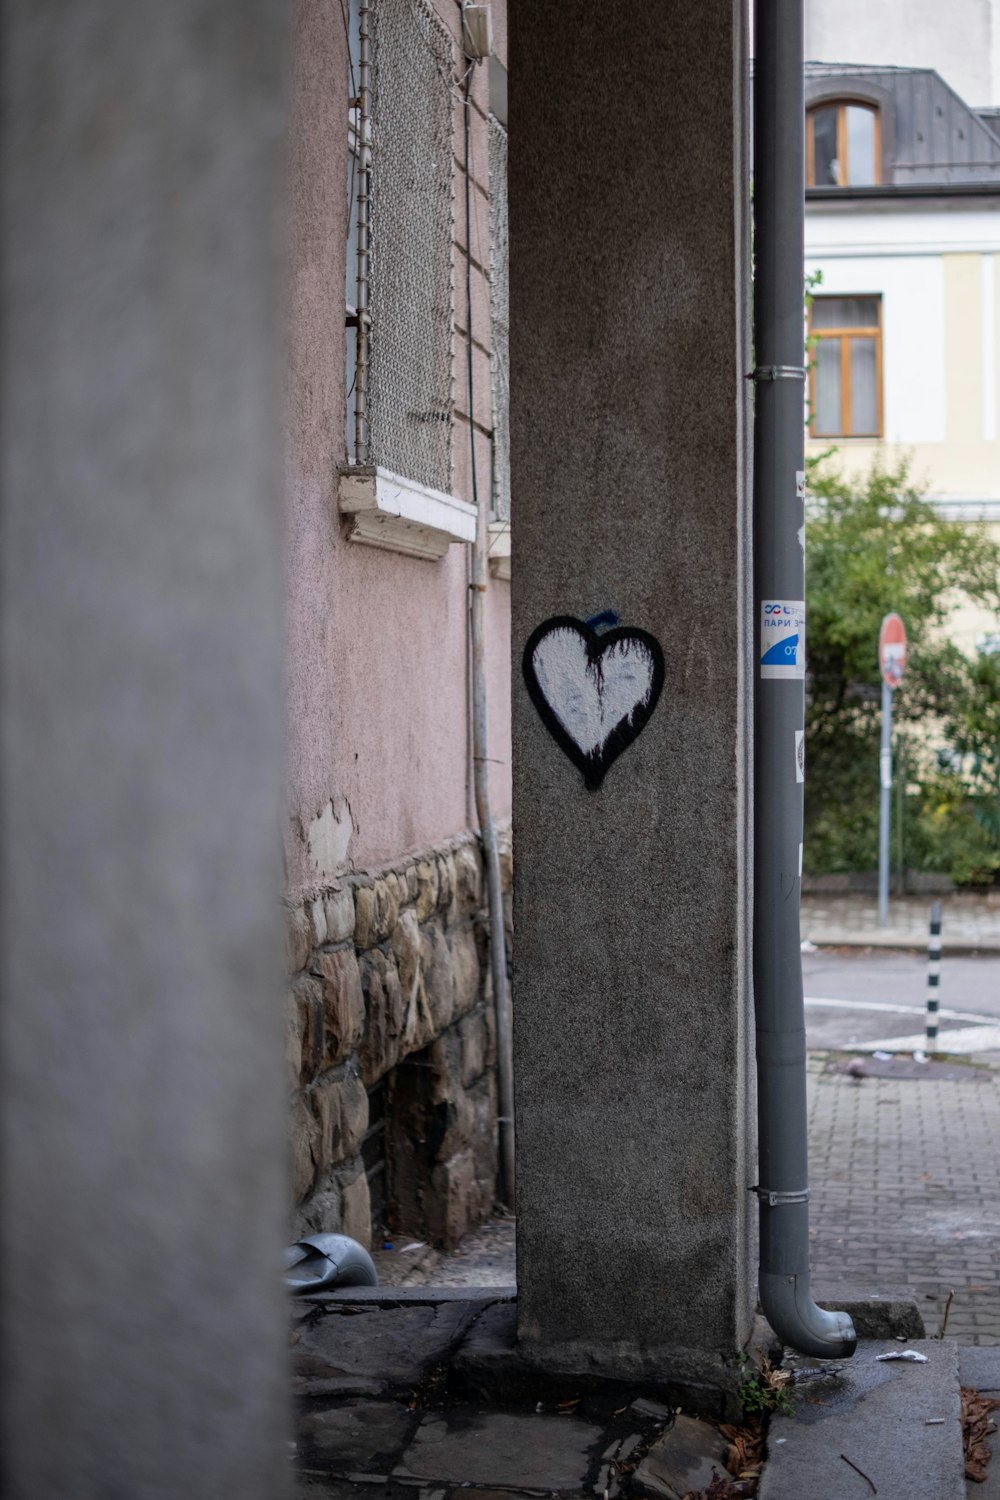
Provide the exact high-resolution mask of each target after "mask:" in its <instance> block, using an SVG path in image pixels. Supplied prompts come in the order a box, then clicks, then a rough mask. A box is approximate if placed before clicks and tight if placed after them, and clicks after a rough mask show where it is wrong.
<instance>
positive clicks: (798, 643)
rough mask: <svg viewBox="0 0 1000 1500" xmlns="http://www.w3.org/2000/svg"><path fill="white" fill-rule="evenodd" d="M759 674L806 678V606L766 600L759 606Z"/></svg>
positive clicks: (784, 600)
mask: <svg viewBox="0 0 1000 1500" xmlns="http://www.w3.org/2000/svg"><path fill="white" fill-rule="evenodd" d="M760 675H761V677H763V678H781V677H799V678H802V677H805V675H806V607H805V604H804V603H803V601H802V600H801V599H765V600H764V601H763V602H762V604H761V606H760Z"/></svg>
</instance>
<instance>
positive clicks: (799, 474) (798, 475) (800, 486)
mask: <svg viewBox="0 0 1000 1500" xmlns="http://www.w3.org/2000/svg"><path fill="white" fill-rule="evenodd" d="M795 498H796V500H801V501H802V503H803V505H804V504H805V500H806V476H805V471H804V470H803V469H796V471H795Z"/></svg>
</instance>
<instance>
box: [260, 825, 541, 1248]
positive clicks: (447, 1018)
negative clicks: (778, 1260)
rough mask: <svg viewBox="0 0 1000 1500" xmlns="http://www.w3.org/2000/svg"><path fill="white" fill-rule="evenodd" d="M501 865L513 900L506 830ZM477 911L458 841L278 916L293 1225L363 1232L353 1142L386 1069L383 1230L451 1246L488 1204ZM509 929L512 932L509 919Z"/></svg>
mask: <svg viewBox="0 0 1000 1500" xmlns="http://www.w3.org/2000/svg"><path fill="white" fill-rule="evenodd" d="M501 863H502V875H503V883H504V891H505V906H506V907H507V908H508V910H509V893H510V887H511V877H512V861H511V856H510V846H509V841H508V842H507V845H506V849H505V852H504V854H503V856H502V861H501ZM485 907H486V891H485V882H484V878H483V867H482V858H481V854H480V851H479V847H478V843H477V842H476V841H475V840H473V839H468V840H465V841H461V842H457V843H455V844H452V845H450V846H449V847H447V848H445V849H439V850H435V851H432V852H431V853H428V854H426V855H425V856H423V857H420V858H414V859H411V860H409V861H407V862H406V863H404V864H401V865H396V866H393V867H392V868H391V869H388V870H385V871H382V872H380V873H379V874H377V875H351V876H349V877H345V878H344V879H343V880H342V881H341V882H340V884H339V885H338V886H336V887H334V888H331V889H329V890H326V891H324V892H323V893H322V894H321V895H320V896H318V897H317V898H316V899H315V900H313V901H311V902H309V903H307V904H306V905H304V906H301V907H298V908H296V909H294V910H291V911H289V913H288V928H287V931H288V972H289V976H290V985H289V991H288V999H287V1028H286V1062H287V1070H288V1083H289V1087H290V1089H291V1131H290V1133H291V1177H292V1189H293V1194H294V1200H295V1204H296V1210H295V1223H294V1227H293V1232H294V1234H295V1235H296V1236H298V1235H301V1234H307V1233H314V1232H316V1231H318V1230H342V1231H343V1232H344V1233H345V1234H350V1235H352V1236H353V1237H354V1238H355V1239H358V1240H360V1241H361V1242H362V1243H363V1244H366V1245H367V1244H368V1243H369V1242H370V1223H371V1205H370V1199H369V1187H368V1180H367V1178H366V1171H365V1162H364V1160H363V1158H362V1147H363V1143H364V1141H365V1135H366V1132H367V1131H368V1127H369V1090H370V1089H372V1087H373V1086H374V1085H376V1084H377V1083H378V1082H379V1081H380V1080H383V1079H384V1080H385V1090H384V1135H383V1138H382V1139H383V1141H384V1151H385V1162H386V1169H385V1170H386V1178H387V1182H386V1188H387V1194H386V1196H387V1203H388V1210H389V1215H390V1219H391V1222H392V1226H393V1228H394V1230H395V1231H396V1232H397V1233H404V1234H411V1235H413V1236H415V1237H418V1238H421V1239H427V1240H429V1241H431V1242H432V1243H434V1244H437V1245H441V1246H445V1247H451V1246H453V1245H454V1244H455V1243H456V1242H457V1241H458V1240H459V1239H460V1238H461V1236H462V1235H463V1234H465V1233H466V1232H467V1231H468V1230H469V1229H471V1228H474V1227H475V1226H476V1225H478V1224H479V1223H481V1222H482V1221H483V1219H484V1218H485V1217H486V1216H487V1215H488V1214H489V1212H490V1210H491V1208H492V1206H493V1202H494V1198H495V1192H496V1174H497V1090H496V1038H495V1023H494V1013H493V1001H492V986H491V984H490V977H489V933H488V924H487V921H486V911H485ZM507 926H508V936H509V926H510V920H509V916H508V922H507ZM377 1147H378V1149H380V1150H381V1149H382V1146H381V1142H379V1143H377Z"/></svg>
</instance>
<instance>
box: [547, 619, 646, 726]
mask: <svg viewBox="0 0 1000 1500" xmlns="http://www.w3.org/2000/svg"><path fill="white" fill-rule="evenodd" d="M531 661H532V666H533V667H534V669H535V677H536V679H537V682H538V686H539V687H540V688H541V690H542V692H543V693H544V695H545V698H546V700H547V702H548V705H549V707H550V708H551V710H552V712H553V713H554V714H555V716H556V718H557V719H558V720H559V722H560V724H561V725H562V726H563V728H564V729H565V731H566V733H567V734H568V735H569V736H570V738H571V739H573V740H575V742H576V744H577V745H578V746H579V747H580V749H581V751H582V752H583V754H584V755H593V754H594V753H595V751H600V750H603V748H604V746H605V745H606V744H607V742H608V740H609V739H610V737H611V735H612V734H613V732H614V730H615V729H616V728H617V727H618V725H619V724H620V723H621V722H622V720H623V719H630V718H631V717H632V715H633V714H634V713H635V711H636V709H638V708H643V707H645V706H646V704H648V702H649V699H650V697H651V695H652V692H653V677H654V667H653V658H652V656H651V655H650V652H649V650H648V648H647V647H646V646H645V645H644V644H643V642H642V641H637V640H629V639H626V640H620V641H614V642H612V644H611V645H610V646H608V647H607V649H606V650H605V651H602V652H601V654H600V656H598V658H597V660H596V661H592V660H591V659H590V656H589V654H588V652H587V643H586V641H585V640H584V638H583V636H582V635H581V634H580V633H579V631H577V630H572V629H570V628H569V627H568V626H565V625H564V626H559V627H557V628H556V629H555V630H552V631H550V633H549V634H548V635H546V636H544V637H543V638H542V639H541V640H540V641H539V643H538V645H537V646H536V647H535V650H534V653H533V655H532V658H531Z"/></svg>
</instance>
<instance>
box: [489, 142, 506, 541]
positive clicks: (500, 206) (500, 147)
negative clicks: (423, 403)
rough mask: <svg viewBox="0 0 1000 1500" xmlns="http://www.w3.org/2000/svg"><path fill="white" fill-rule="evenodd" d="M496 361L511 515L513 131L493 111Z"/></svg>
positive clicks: (498, 463) (500, 464) (496, 442)
mask: <svg viewBox="0 0 1000 1500" xmlns="http://www.w3.org/2000/svg"><path fill="white" fill-rule="evenodd" d="M489 129H490V136H489V139H490V349H491V351H492V352H491V356H490V364H491V373H492V378H493V513H494V515H495V516H496V517H497V519H498V520H500V521H509V520H510V358H509V347H510V279H509V275H508V269H507V262H508V254H507V240H508V236H507V132H506V130H505V129H504V127H503V126H502V125H501V124H500V121H499V120H498V119H497V118H496V116H495V115H490V126H489Z"/></svg>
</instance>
